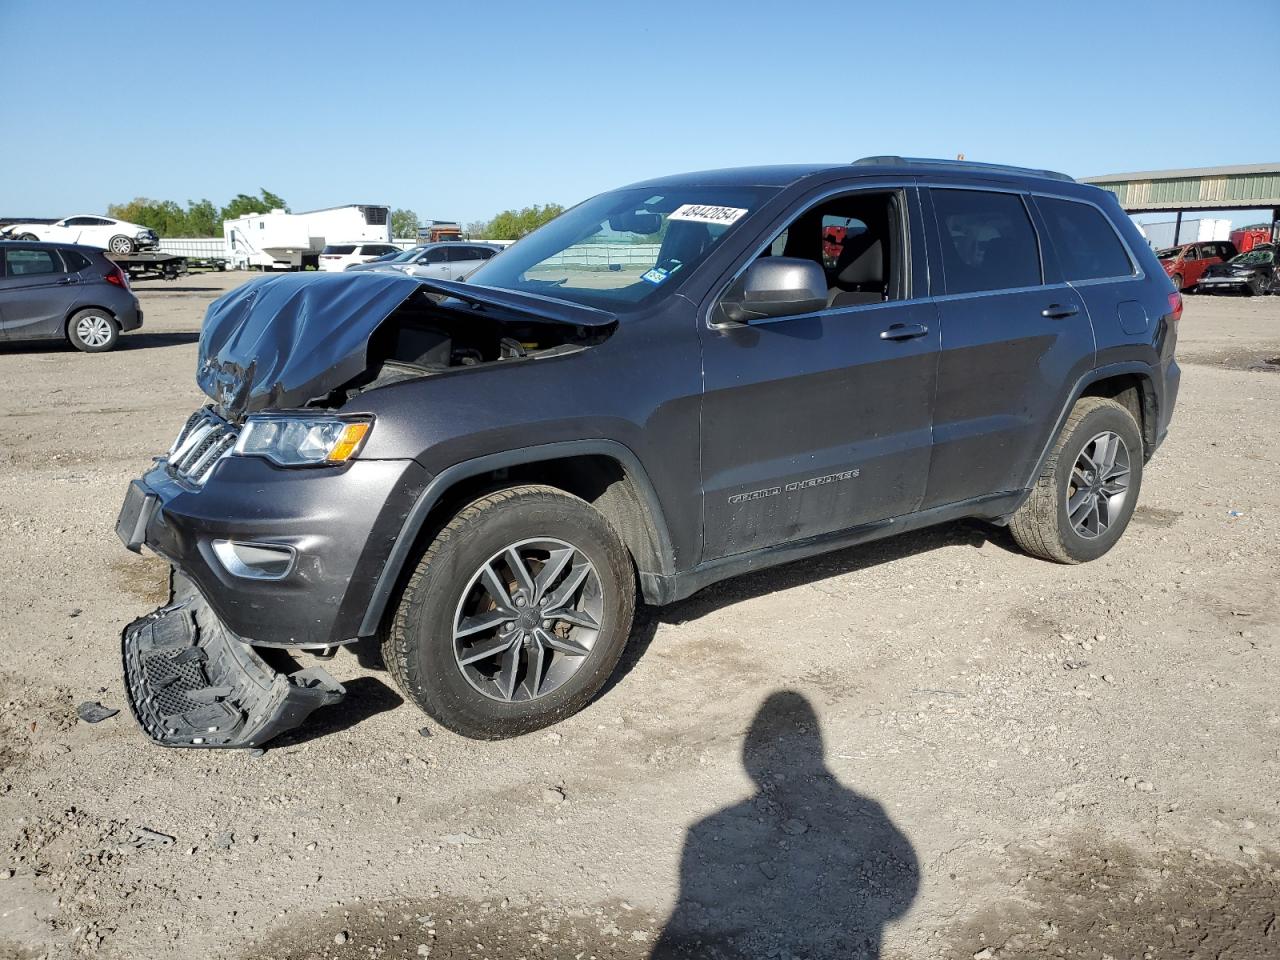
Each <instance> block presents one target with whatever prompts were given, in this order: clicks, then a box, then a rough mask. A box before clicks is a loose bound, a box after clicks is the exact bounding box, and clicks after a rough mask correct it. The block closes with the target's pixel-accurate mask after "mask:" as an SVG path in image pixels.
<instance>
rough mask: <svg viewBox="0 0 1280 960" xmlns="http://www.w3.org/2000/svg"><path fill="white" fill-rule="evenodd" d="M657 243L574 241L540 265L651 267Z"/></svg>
mask: <svg viewBox="0 0 1280 960" xmlns="http://www.w3.org/2000/svg"><path fill="white" fill-rule="evenodd" d="M660 248H661V244H657V243H575V244H574V245H573V246H571V247H566V248H565V249H564V250H563V251H562V252H560V253H558V254H556V255H555V256H554V257H550V258H549V259H547V260H545V261H543V264H541V265H542V266H561V267H587V268H592V269H598V270H608V269H609V268H610V267H614V266H622V267H628V266H629V267H652V266H653V265H654V263H656V262H657V260H658V250H659V249H660Z"/></svg>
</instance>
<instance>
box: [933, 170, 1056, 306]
mask: <svg viewBox="0 0 1280 960" xmlns="http://www.w3.org/2000/svg"><path fill="white" fill-rule="evenodd" d="M932 194H933V206H934V211H935V213H936V214H937V218H938V239H939V242H940V243H941V244H942V264H943V269H944V270H945V272H946V284H947V293H976V292H978V291H981V290H1007V289H1013V288H1017V287H1035V286H1039V285H1040V283H1041V282H1042V280H1041V275H1040V247H1039V244H1038V243H1037V241H1036V233H1035V229H1034V228H1033V227H1032V226H1031V219H1030V217H1028V216H1027V208H1026V206H1025V205H1024V204H1023V202H1022V198H1021V197H1020V196H1018V195H1017V194H1013V193H989V192H987V191H985V190H933V191H932Z"/></svg>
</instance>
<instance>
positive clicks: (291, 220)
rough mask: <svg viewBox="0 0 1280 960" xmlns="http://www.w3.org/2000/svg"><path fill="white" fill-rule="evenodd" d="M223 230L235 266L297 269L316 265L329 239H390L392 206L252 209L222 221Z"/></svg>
mask: <svg viewBox="0 0 1280 960" xmlns="http://www.w3.org/2000/svg"><path fill="white" fill-rule="evenodd" d="M222 235H223V239H224V240H225V242H226V249H227V260H228V266H230V267H231V269H233V270H245V269H248V268H249V267H261V268H262V269H264V270H299V269H301V268H303V267H307V266H317V265H318V264H319V262H320V251H321V250H323V249H324V248H325V244H328V243H350V242H356V241H360V240H371V241H377V242H380V243H390V242H391V208H390V207H385V206H379V205H376V204H351V205H349V206H345V207H326V208H325V209H323V210H308V211H306V212H305V213H286V212H285V211H283V210H272V211H271V212H270V213H250V214H248V215H246V216H243V217H239V218H237V219H235V220H227V221H225V222H224V223H223V224H222Z"/></svg>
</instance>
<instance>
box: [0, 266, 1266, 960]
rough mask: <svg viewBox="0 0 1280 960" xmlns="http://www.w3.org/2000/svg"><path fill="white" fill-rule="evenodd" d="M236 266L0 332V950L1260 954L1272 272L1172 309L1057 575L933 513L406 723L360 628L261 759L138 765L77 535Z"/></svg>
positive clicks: (162, 425)
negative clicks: (111, 322)
mask: <svg viewBox="0 0 1280 960" xmlns="http://www.w3.org/2000/svg"><path fill="white" fill-rule="evenodd" d="M243 279H245V277H244V276H243V275H239V276H238V275H234V274H227V275H222V276H219V275H211V276H196V277H188V278H185V279H183V280H181V281H177V282H176V283H170V284H164V283H161V282H152V283H144V284H140V285H139V288H140V289H139V292H140V296H141V298H142V300H143V305H144V309H145V310H146V318H147V321H146V326H145V327H144V329H143V330H142V331H141V332H139V333H134V334H129V335H126V336H125V338H124V340H123V344H122V349H120V350H119V351H117V352H115V353H112V354H107V355H102V356H87V355H83V354H79V353H76V352H74V351H71V350H69V349H67V348H64V347H61V346H58V345H47V344H40V345H10V346H8V347H2V348H0V574H2V578H0V583H2V585H3V592H2V594H0V596H2V599H0V603H2V604H3V611H4V616H3V617H2V618H0V655H2V657H0V664H2V666H0V705H2V707H3V709H2V710H0V958H28V957H32V958H34V957H44V956H51V957H62V956H79V955H85V954H92V955H97V956H102V957H108V958H116V957H119V958H126V957H128V958H134V957H147V958H156V960H166V958H179V957H183V958H185V957H193V956H196V957H248V958H256V957H264V958H265V957H289V958H298V960H302V958H312V957H315V958H330V957H331V958H336V960H343V958H356V957H362V958H378V957H387V958H392V957H409V958H417V957H427V956H429V957H436V958H442V957H470V956H484V957H493V958H516V957H580V958H589V957H599V958H606V957H607V958H614V957H616V958H641V957H646V956H649V955H650V954H651V953H653V952H654V951H655V950H656V951H658V953H659V954H661V955H668V954H675V955H680V954H683V955H688V956H699V957H770V958H797V960H798V958H810V960H818V958H825V957H875V956H878V955H879V956H883V957H885V958H904V960H905V958H923V957H937V958H944V960H952V958H955V960H969V958H977V960H987V958H1023V957H1025V958H1031V957H1044V956H1064V957H1082V958H1084V957H1087V958H1099V960H1100V958H1103V957H1108V956H1109V957H1114V958H1129V957H1135V958H1138V957H1143V958H1147V957H1150V958H1171V957H1223V958H1254V957H1277V956H1280V918H1278V917H1277V911H1278V910H1280V838H1278V835H1277V831H1278V828H1280V701H1278V700H1277V696H1276V689H1277V687H1276V684H1277V680H1278V679H1280V608H1278V605H1277V600H1278V596H1277V594H1278V593H1280V586H1278V584H1280V548H1278V547H1277V545H1276V544H1277V534H1278V533H1280V483H1278V482H1277V477H1278V475H1280V474H1278V472H1277V460H1280V434H1278V433H1277V431H1276V427H1275V424H1276V423H1277V422H1278V421H1280V366H1276V367H1271V366H1269V365H1267V364H1266V363H1265V362H1264V361H1265V360H1266V359H1268V358H1280V298H1275V297H1271V298H1263V299H1257V300H1246V299H1237V298H1222V299H1218V298H1207V297H1189V298H1188V304H1187V309H1186V315H1185V318H1184V320H1183V321H1182V332H1181V341H1180V346H1179V350H1180V354H1181V358H1182V360H1183V363H1184V378H1183V391H1182V397H1181V402H1180V405H1179V408H1178V411H1177V414H1176V416H1175V419H1174V424H1173V429H1172V432H1171V434H1170V437H1169V440H1168V442H1167V443H1166V444H1165V446H1164V448H1163V449H1162V450H1161V451H1160V453H1159V455H1158V456H1157V457H1156V459H1155V460H1154V461H1153V462H1152V464H1151V465H1150V467H1149V470H1148V472H1147V475H1146V482H1145V485H1144V489H1143V491H1142V502H1141V505H1140V506H1139V507H1138V511H1137V514H1136V516H1135V518H1134V522H1133V524H1132V526H1131V527H1130V529H1129V531H1128V533H1127V534H1126V536H1125V537H1124V539H1123V540H1122V541H1121V543H1120V544H1119V546H1118V547H1117V548H1116V549H1115V550H1114V551H1112V553H1111V554H1109V555H1108V556H1107V557H1105V558H1103V559H1102V560H1099V561H1097V562H1095V563H1092V564H1088V565H1085V566H1080V567H1061V566H1055V565H1053V564H1048V563H1043V562H1040V561H1037V560H1033V559H1030V558H1027V557H1025V556H1022V555H1021V554H1019V553H1018V552H1016V550H1014V548H1013V546H1012V544H1011V541H1010V540H1009V538H1008V536H1007V534H1005V533H1004V532H1003V531H1000V530H994V529H990V528H987V527H984V526H981V525H977V524H953V525H949V526H945V527H940V528H936V529H933V530H928V531H924V532H921V533H917V534H913V535H908V536H904V537H900V538H898V539H895V540H889V541H884V542H881V543H878V544H873V545H870V546H867V547H863V548H859V549H853V550H849V551H845V552H841V553H837V554H832V555H829V556H826V557H823V558H819V559H816V560H812V561H808V562H804V563H799V564H795V565H792V566H789V567H784V568H780V569H777V570H773V571H768V572H764V573H759V574H755V575H753V576H750V577H747V578H744V579H740V580H737V581H732V582H729V583H725V584H721V585H719V586H716V587H712V588H709V589H707V590H705V591H703V592H702V593H700V594H698V595H697V596H695V597H693V598H691V599H690V600H687V601H685V602H683V603H680V604H677V605H675V606H673V607H670V608H665V609H662V610H647V611H642V614H641V619H640V621H639V623H638V625H637V628H636V633H635V636H634V638H633V653H632V654H631V655H630V656H629V657H628V658H627V661H626V663H625V665H624V667H623V668H622V669H621V670H620V671H619V675H618V676H617V677H616V678H615V681H614V682H613V683H612V684H611V686H610V688H609V689H608V690H607V692H606V693H605V694H604V695H603V696H602V697H601V698H600V699H599V700H598V701H597V702H596V703H595V704H594V705H593V706H592V707H590V708H589V709H588V710H586V711H585V712H583V713H582V714H580V715H578V716H576V717H574V718H572V719H570V720H568V721H566V722H565V723H562V724H561V725H559V726H558V727H556V728H554V729H553V730H550V731H543V732H541V733H538V734H534V735H531V736H529V737H525V738H523V739H519V740H514V741H508V742H503V743H496V744H480V743H473V742H469V741H465V740H462V739H459V738H457V737H454V736H452V735H450V734H448V733H447V732H445V731H442V730H439V729H435V728H433V727H432V728H427V733H428V734H429V735H424V734H423V732H422V730H423V729H424V723H426V720H425V718H424V717H423V716H422V715H421V714H419V713H418V712H417V711H416V710H414V709H412V708H411V707H409V706H407V705H405V704H403V703H402V701H401V698H400V697H399V696H398V695H397V694H396V692H395V691H394V689H393V687H392V685H391V683H390V680H389V678H388V677H387V675H386V674H385V673H384V672H382V671H381V670H379V669H377V666H376V663H377V661H376V657H375V656H374V655H373V651H372V650H370V649H357V650H356V651H354V655H353V652H350V651H346V652H343V653H340V654H339V655H338V657H337V659H336V660H334V661H333V662H332V663H331V664H330V665H328V666H327V667H326V668H327V669H329V670H330V672H331V673H333V674H334V675H335V676H336V677H337V678H338V679H339V680H340V681H342V682H343V683H345V684H347V686H348V689H349V691H350V695H349V697H348V699H347V700H346V702H345V703H344V704H342V705H339V706H338V707H334V708H329V709H328V710H326V711H324V712H322V713H318V714H316V715H315V716H314V717H313V718H312V720H311V721H310V722H309V723H308V724H306V725H305V726H304V727H302V728H300V729H299V730H298V731H296V732H294V733H293V734H291V735H289V736H288V737H286V738H284V739H282V740H280V741H277V742H276V743H274V744H272V745H271V748H270V749H268V750H267V751H266V753H265V754H264V755H262V756H258V757H254V756H251V755H250V754H248V753H244V752H225V753H224V752H204V751H165V750H161V749H158V748H155V747H152V746H150V745H149V743H148V742H147V741H146V740H145V739H144V737H143V736H142V734H141V733H140V732H139V730H138V729H137V728H136V727H135V725H134V723H133V721H132V720H131V718H130V717H129V715H128V711H127V709H125V710H123V711H122V712H121V713H120V714H119V715H117V716H115V717H112V718H110V719H107V720H104V721H102V722H101V723H98V724H94V725H89V724H86V723H84V722H80V721H78V720H77V718H76V712H75V710H76V706H77V705H78V704H80V703H82V702H85V701H100V702H101V703H102V704H104V705H106V706H108V707H118V708H123V707H124V706H125V702H124V696H123V691H122V687H121V679H120V675H119V670H120V667H119V661H118V646H119V631H120V628H121V626H122V625H123V624H124V623H126V622H127V621H129V620H130V619H132V618H134V617H135V616H137V615H139V614H141V613H143V612H146V611H147V610H149V609H150V608H152V607H153V606H155V605H156V604H157V603H158V602H160V601H162V600H163V599H164V596H165V585H164V584H165V568H164V566H163V565H162V564H161V563H159V562H157V561H156V560H155V559H154V558H153V557H149V556H147V557H141V558H139V557H136V556H134V555H133V554H130V553H127V552H126V551H125V550H124V549H123V548H122V547H121V546H120V544H119V543H118V542H117V541H116V539H115V536H114V534H113V532H112V528H113V524H114V519H115V515H116V511H117V509H118V506H119V503H120V500H121V497H122V495H123V492H124V489H125V486H126V484H127V482H128V480H129V479H130V478H131V477H133V476H136V475H138V474H139V473H141V472H142V470H143V469H144V468H145V466H146V465H147V463H148V458H149V457H150V456H152V455H153V454H156V453H159V452H162V451H163V450H164V449H165V448H166V447H167V446H168V444H169V442H170V441H171V439H172V437H173V435H174V434H175V433H176V431H177V429H178V427H179V426H180V424H181V423H182V422H183V420H184V418H185V417H186V416H187V414H188V413H189V412H190V411H191V410H192V409H194V408H195V407H196V406H197V405H198V404H199V403H200V402H201V399H202V398H201V395H200V394H199V392H198V391H197V389H196V387H195V384H194V381H193V374H194V367H195V355H196V347H195V340H196V336H197V331H198V329H199V323H200V318H201V316H202V314H203V311H204V307H205V305H206V304H207V302H208V301H209V300H211V299H212V298H213V297H214V296H216V295H217V294H218V293H219V292H220V291H222V290H225V289H229V288H230V287H231V286H234V285H235V284H236V283H238V282H240V281H241V280H243Z"/></svg>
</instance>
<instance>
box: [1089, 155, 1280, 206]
mask: <svg viewBox="0 0 1280 960" xmlns="http://www.w3.org/2000/svg"><path fill="white" fill-rule="evenodd" d="M1085 182H1086V183H1089V184H1093V185H1095V186H1098V187H1101V188H1102V189H1103V190H1107V191H1110V192H1111V193H1114V194H1115V195H1116V198H1117V199H1118V200H1119V201H1120V206H1122V207H1123V208H1124V209H1125V210H1126V211H1128V212H1129V213H1156V212H1167V211H1175V210H1256V209H1259V208H1266V207H1271V208H1275V207H1280V163H1248V164H1241V165H1238V166H1233V167H1198V168H1192V169H1184V170H1147V171H1144V172H1140V173H1112V174H1108V175H1106V176H1104V177H1089V178H1088V179H1087V180H1086V181H1085Z"/></svg>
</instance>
